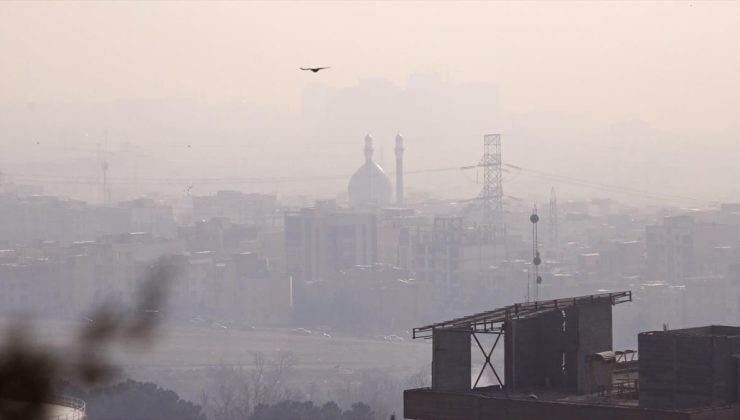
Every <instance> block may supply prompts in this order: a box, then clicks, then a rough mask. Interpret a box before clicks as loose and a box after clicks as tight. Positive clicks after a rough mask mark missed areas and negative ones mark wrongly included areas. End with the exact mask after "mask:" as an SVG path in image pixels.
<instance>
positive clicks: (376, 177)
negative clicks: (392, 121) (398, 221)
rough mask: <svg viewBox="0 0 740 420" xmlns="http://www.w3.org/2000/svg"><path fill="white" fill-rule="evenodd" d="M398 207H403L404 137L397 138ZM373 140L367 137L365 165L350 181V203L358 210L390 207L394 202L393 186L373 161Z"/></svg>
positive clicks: (396, 203)
mask: <svg viewBox="0 0 740 420" xmlns="http://www.w3.org/2000/svg"><path fill="white" fill-rule="evenodd" d="M394 150H395V152H396V201H395V203H394V204H395V205H396V206H399V207H400V206H403V151H404V148H403V137H402V136H401V134H398V135H397V136H396V148H395V149H394ZM373 152H374V149H373V138H372V136H371V135H370V134H368V135H367V136H365V163H364V164H363V165H362V166H360V168H359V169H357V171H356V172H355V173H354V175H352V178H350V180H349V186H348V188H347V189H348V193H349V202H350V205H351V206H352V207H353V208H356V209H378V208H383V207H388V206H389V205H391V204H392V200H393V185H392V184H391V180H390V178H389V177H388V175H386V174H385V172H384V171H383V168H381V167H380V165H378V164H377V163H375V162H374V161H373Z"/></svg>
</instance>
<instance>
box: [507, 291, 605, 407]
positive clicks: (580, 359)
mask: <svg viewBox="0 0 740 420" xmlns="http://www.w3.org/2000/svg"><path fill="white" fill-rule="evenodd" d="M611 322H612V312H611V304H610V303H594V304H590V305H579V306H576V307H572V308H568V309H565V310H552V311H548V312H545V313H541V314H539V315H537V316H536V317H532V318H522V319H515V320H512V321H510V322H508V323H507V324H506V325H505V330H506V332H505V335H504V347H505V353H506V354H505V360H506V363H505V377H506V384H507V386H510V387H511V389H515V390H516V389H519V390H525V389H529V388H541V387H553V388H561V389H569V390H572V391H574V392H575V391H577V390H581V391H583V390H584V389H585V386H580V387H579V385H578V384H579V383H581V384H585V382H586V376H585V372H586V357H587V356H588V355H590V354H593V353H598V352H602V351H608V350H612V323H611Z"/></svg>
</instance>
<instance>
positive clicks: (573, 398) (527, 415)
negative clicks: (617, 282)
mask: <svg viewBox="0 0 740 420" xmlns="http://www.w3.org/2000/svg"><path fill="white" fill-rule="evenodd" d="M631 300H632V293H631V292H629V291H624V292H615V293H603V294H597V295H588V296H579V297H571V298H565V299H556V300H548V301H540V302H527V303H519V304H515V305H510V306H507V307H504V308H500V309H496V310H493V311H488V312H483V313H479V314H474V315H470V316H466V317H462V318H458V319H453V320H450V321H445V322H439V323H435V324H431V325H427V326H424V327H420V328H415V329H414V338H425V339H430V338H431V339H432V386H431V387H430V388H420V389H410V390H406V391H405V392H404V417H405V418H410V419H423V420H443V419H455V420H464V419H471V420H472V419H495V420H497V419H502V420H535V419H537V420H539V419H548V420H551V419H555V420H558V419H562V420H566V419H567V420H578V419H584V420H586V419H589V420H590V419H596V418H598V419H600V420H604V419H614V420H616V419H620V420H622V419H628V420H630V419H634V420H643V419H644V420H648V419H649V420H673V419H681V420H698V419H701V420H710V419H712V420H730V419H735V420H737V419H740V404H738V403H737V402H736V401H737V396H738V392H739V390H738V385H737V378H738V374H739V373H740V370H739V369H738V367H737V364H736V358H735V357H734V356H733V355H734V354H738V357H740V347H739V346H740V340H738V341H736V337H737V338H738V339H740V328H736V327H716V326H715V327H705V328H696V329H690V330H678V331H666V332H654V333H643V334H641V335H640V337H639V340H640V341H639V345H640V348H639V350H638V351H634V350H625V351H614V349H613V348H612V306H614V305H617V304H620V303H624V302H630V301H631ZM484 335H488V337H489V338H488V340H485V339H484ZM677 337H678V338H677ZM502 338H503V340H502ZM692 340H694V341H692ZM486 342H488V343H491V342H492V344H491V345H490V347H487V346H484V343H486ZM689 342H691V343H689ZM501 344H503V345H501ZM702 346H704V347H702ZM501 347H503V358H501V357H498V358H497V357H494V353H496V354H497V355H498V353H497V352H496V351H497V349H499V351H500V349H501ZM472 348H476V349H478V350H479V351H480V352H481V355H482V360H483V362H482V368H481V370H480V371H477V370H476V371H473V369H472V366H473V364H474V363H473V359H472V354H473V352H472V351H471V350H472ZM643 351H646V352H647V356H644V357H643V356H642V352H643ZM677 351H680V352H685V353H682V355H681V356H677V355H676V352H677ZM638 354H639V355H640V357H639V358H638ZM499 356H500V355H499ZM501 359H503V363H501ZM733 363H735V364H733ZM501 364H503V367H501V366H500V365H501ZM476 365H479V364H476ZM485 372H489V373H490V374H489V376H488V378H489V382H490V378H493V384H490V383H489V384H488V385H484V384H483V382H484V380H482V378H484V373H485ZM643 374H647V375H648V378H649V379H647V381H648V382H647V383H641V379H640V375H643ZM733 378H734V379H733ZM645 386H647V390H646V389H645V388H644V387H645ZM687 397H690V398H687Z"/></svg>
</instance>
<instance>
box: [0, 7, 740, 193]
mask: <svg viewBox="0 0 740 420" xmlns="http://www.w3.org/2000/svg"><path fill="white" fill-rule="evenodd" d="M739 28H740V3H735V2H598V3H597V2H588V3H586V2H532V3H508V2H471V3H463V4H461V3H457V2H456V3H444V2H394V3H390V2H346V3H340V2H324V3H320V2H311V3H307V2H306V3H303V2H298V3H293V2H272V3H267V2H265V3H257V2H241V3H240V2H223V3H213V2H208V3H198V2H158V3H156V2H54V3H50V2H49V3H44V2H38V3H21V2H5V3H2V4H0V50H2V51H3V56H2V65H1V66H0V80H2V82H0V110H2V113H0V136H1V137H0V138H1V141H0V143H2V144H3V146H4V148H3V152H4V153H3V154H4V156H3V158H2V160H1V161H0V163H2V164H4V166H5V170H6V171H9V172H10V173H12V172H13V170H15V171H16V172H18V168H17V167H15V168H14V166H21V167H23V168H24V170H25V173H39V172H40V171H41V170H40V169H34V170H33V171H31V170H28V169H25V168H26V166H24V165H25V163H24V162H26V161H35V162H49V161H51V160H54V159H69V158H70V157H79V156H80V155H85V156H88V157H89V156H91V155H90V153H89V152H85V150H91V149H94V148H95V147H96V145H98V144H101V143H103V142H104V138H105V134H104V132H108V133H109V134H110V139H109V143H108V144H109V146H110V147H112V148H113V149H115V148H116V147H119V145H121V144H124V143H129V144H131V145H133V146H136V147H139V148H144V149H146V148H149V149H151V152H150V154H151V155H152V156H155V155H158V156H157V159H158V164H159V165H162V164H167V163H168V162H169V163H173V162H174V165H172V166H170V167H169V168H166V169H164V170H165V171H166V172H168V174H169V173H170V172H172V173H176V174H177V175H178V176H179V177H183V178H187V177H188V176H191V175H188V174H189V173H190V174H192V173H197V174H198V176H202V177H208V176H237V175H239V176H276V175H278V174H283V173H285V171H286V170H291V171H293V172H294V175H299V176H300V175H302V174H308V175H337V174H341V173H347V174H348V175H349V174H351V172H352V171H353V170H354V168H356V167H357V166H358V165H359V163H360V162H361V159H362V156H361V153H360V148H361V144H360V143H361V141H362V140H361V139H362V137H363V136H364V134H365V133H366V132H372V133H374V134H375V135H376V138H377V139H378V141H379V142H390V141H392V137H393V135H394V133H395V131H396V130H400V131H402V132H404V134H407V135H408V139H407V141H408V144H407V148H408V149H409V152H408V153H407V155H406V157H407V159H408V165H407V168H408V169H409V170H418V169H427V168H437V167H443V166H455V165H469V164H473V163H475V162H476V161H477V159H478V156H479V154H480V139H481V138H482V135H483V134H484V133H486V132H501V133H502V134H503V135H504V137H503V138H504V155H505V159H506V160H507V162H510V163H514V164H519V165H524V164H527V165H525V166H530V167H532V166H536V167H538V168H539V169H541V170H544V171H552V172H556V173H559V174H565V175H571V176H579V177H585V178H591V179H594V180H597V181H601V182H607V183H615V184H620V185H625V186H632V187H637V186H639V187H646V188H650V189H651V190H653V191H659V190H663V189H665V190H667V191H673V192H674V193H683V194H694V195H698V196H701V197H702V198H706V199H709V200H724V199H730V198H732V197H734V196H738V195H740V191H737V187H736V186H735V184H734V182H732V177H728V176H727V175H728V174H733V173H737V169H736V168H735V165H734V163H733V161H732V160H731V159H728V158H727V157H728V156H732V155H734V154H735V153H740V123H739V122H738V116H739V115H740V29H739ZM315 65H330V66H332V68H331V69H329V70H327V71H324V72H321V73H318V74H313V73H310V72H302V71H299V70H298V68H299V67H300V66H315ZM425 77H426V78H429V77H431V80H433V81H434V80H436V82H434V83H432V84H431V85H429V86H427V87H428V89H427V87H424V86H422V87H421V90H422V91H423V90H424V89H427V90H426V91H424V92H422V94H420V95H417V94H415V93H414V91H415V89H417V88H418V86H416V87H414V86H412V83H413V80H419V78H421V79H422V80H424V78H425ZM368 81H370V84H368ZM373 81H376V82H377V83H375V82H373ZM372 83H375V84H374V85H373V84H372ZM435 83H436V84H435ZM373 86H380V87H382V89H385V91H386V93H387V92H396V93H393V94H391V96H387V97H386V96H382V95H380V96H373V97H369V96H368V97H367V100H364V99H362V98H361V94H362V92H375V91H373V89H374V87H373ZM316 88H318V89H319V90H322V89H323V90H325V91H327V92H337V94H336V95H339V96H338V97H339V98H344V99H341V100H339V102H338V104H341V105H342V106H345V107H348V108H349V109H350V110H349V111H348V113H345V114H346V115H345V117H346V116H347V115H349V117H350V119H351V121H350V120H347V119H346V118H345V119H344V120H339V119H338V118H339V116H337V115H335V114H331V113H327V114H326V115H325V116H326V117H327V118H330V119H331V120H330V121H329V122H328V123H327V124H325V127H324V129H323V131H322V130H313V131H312V130H309V129H308V128H309V127H307V126H306V125H305V122H306V117H307V116H310V115H311V114H312V113H314V112H315V111H316V110H318V112H319V114H321V113H322V112H323V111H324V109H323V108H322V107H321V104H317V103H315V102H308V103H307V102H306V98H309V97H311V96H310V95H308V94H310V93H311V92H312V90H311V89H314V90H313V91H315V89H316ZM368 89H369V90H368ZM475 89H479V90H480V91H481V92H494V91H495V98H494V96H492V95H490V94H488V93H486V94H482V95H477V96H476V95H475V94H467V93H465V92H470V91H474V90H475ZM417 90H418V89H417ZM342 92H344V93H342ZM352 92H355V93H354V94H353V93H352ZM358 93H359V95H358ZM307 95H308V96H307ZM347 95H349V96H347ZM352 95H354V96H352ZM394 95H395V96H394ZM399 95H400V96H399ZM450 95H453V96H454V95H457V96H456V97H457V98H458V99H457V100H456V103H455V105H454V106H452V105H450V104H448V103H444V102H447V101H448V100H450V98H451V96H450ZM461 95H462V96H461ZM466 95H467V96H466ZM371 96H372V95H371ZM350 97H352V98H354V99H352V100H349V99H347V98H350ZM390 98H406V99H404V100H405V101H406V103H407V105H408V106H409V107H411V109H412V111H413V118H411V119H409V118H406V119H404V118H405V117H408V116H409V115H407V114H408V112H406V114H404V115H401V114H399V115H391V116H390V117H388V108H389V106H390V107H393V106H396V104H393V100H394V99H390ZM491 98H493V99H491ZM425 101H426V102H427V103H428V101H434V102H436V103H432V104H429V107H428V108H429V109H427V107H422V106H419V104H424V103H425ZM336 106H339V105H336ZM451 106H452V108H450V107H451ZM450 109H451V110H452V111H450ZM360 110H362V112H361V111H360ZM370 111H372V112H370ZM375 111H377V112H375ZM450 112H452V113H453V114H454V116H452V117H449V118H448V119H449V121H447V122H441V121H439V117H440V115H445V116H447V115H450ZM440 124H441V125H440ZM445 124H446V125H445ZM625 127H626V128H625ZM435 137H436V138H435ZM39 139H40V140H43V144H44V145H45V146H47V147H45V148H38V147H37V148H34V146H35V145H36V141H39ZM186 143H187V144H190V143H192V144H193V146H194V147H196V148H199V150H205V151H203V152H198V154H197V155H193V154H190V155H184V154H183V150H182V149H183V148H185V147H186ZM422 144H424V145H431V146H430V147H428V148H426V150H424V153H421V152H420V149H421V145H422ZM309 145H310V147H311V149H310V151H311V153H312V159H313V161H314V162H317V163H319V165H314V166H312V167H308V166H307V165H303V163H305V162H303V163H302V162H300V161H299V160H300V159H301V157H302V156H305V155H306V151H307V150H309V149H308V147H309ZM52 146H54V147H52ZM162 147H169V149H162ZM391 147H392V146H391V145H390V143H388V144H382V143H381V144H379V147H378V149H379V153H378V156H377V158H378V159H379V160H385V163H386V166H387V165H388V163H389V162H390V160H391V159H392V155H391V152H390V149H391ZM64 148H66V149H64ZM74 148H80V149H82V152H80V153H77V156H75V153H76V152H75V150H74ZM235 148H236V149H235ZM383 148H385V149H386V151H385V153H384V152H383ZM164 150H168V151H167V152H164ZM85 153H87V154H85ZM237 155H238V156H237ZM322 157H323V159H321V158H322ZM137 159H138V158H137ZM145 160H146V159H144V161H145ZM141 162H142V161H141V160H140V161H139V163H136V162H129V163H127V165H128V166H127V169H126V172H125V173H121V172H120V171H121V170H122V169H121V166H120V165H118V166H116V165H113V166H112V167H111V176H113V177H121V176H128V177H136V176H147V173H149V175H150V176H160V177H161V174H157V173H155V172H153V171H149V172H148V170H147V167H146V164H144V163H141ZM65 165H66V166H70V167H73V168H77V167H80V163H79V161H77V160H74V161H72V162H69V161H68V162H67V163H66V164H65ZM87 166H89V168H88V169H86V171H88V172H89V173H90V174H97V172H98V171H99V169H98V167H99V165H94V164H93V165H87ZM237 166H238V167H237ZM64 167H65V166H64V165H61V166H59V167H57V168H56V169H55V168H54V167H50V166H44V168H45V169H44V171H46V172H48V173H53V174H54V175H59V174H60V173H59V171H60V170H61V169H62V168H64ZM82 167H85V165H82ZM330 167H331V168H334V169H335V170H334V171H331V173H329V171H328V168H330ZM175 168H177V169H175ZM245 168H246V169H245ZM158 170H161V168H158ZM54 171H56V172H54ZM448 175H449V174H442V175H440V177H441V176H445V177H447V178H448V179H449V178H450V177H449V176H448ZM461 180H462V181H464V180H463V179H462V178H461V177H459V176H457V178H456V181H454V182H453V181H450V182H448V183H447V184H446V185H445V184H443V183H442V184H439V188H440V191H443V190H444V189H445V188H446V192H444V193H443V195H444V194H447V193H448V192H456V191H460V188H461V186H460V183H459V182H458V181H461ZM519 181H521V180H519ZM519 181H517V182H519ZM445 182H446V181H445ZM424 184H425V183H424V182H423V180H422V183H421V185H424ZM545 184H548V185H545ZM710 184H711V185H710ZM409 187H410V188H411V189H414V187H415V185H414V179H413V178H410V179H409ZM271 188H278V187H277V186H274V187H271ZM477 188H478V186H476V185H475V183H474V182H473V183H470V182H468V183H467V186H466V187H465V195H470V194H472V193H474V191H475V190H476V189H477ZM507 188H508V187H507ZM533 188H539V189H541V191H539V190H538V191H536V192H535V191H531V190H532V189H533ZM342 189H343V186H342V182H337V183H336V185H334V186H332V187H331V188H330V189H329V190H327V189H325V188H319V189H318V190H319V191H320V192H321V193H322V194H325V195H326V194H328V193H330V192H331V193H334V192H341V191H342ZM507 191H509V192H511V193H512V194H515V195H516V194H518V195H521V194H527V193H530V192H531V193H546V192H547V191H549V183H548V182H544V183H539V184H522V185H519V186H517V185H513V186H512V188H511V189H507ZM308 192H311V193H316V189H313V190H310V189H309V190H308ZM733 194H734V195H733Z"/></svg>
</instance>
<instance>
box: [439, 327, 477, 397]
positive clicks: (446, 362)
mask: <svg viewBox="0 0 740 420" xmlns="http://www.w3.org/2000/svg"><path fill="white" fill-rule="evenodd" d="M470 348H471V347H470V332H469V331H468V330H452V329H435V330H434V332H433V336H432V389H434V390H435V391H440V392H469V391H470V380H471V379H470Z"/></svg>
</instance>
